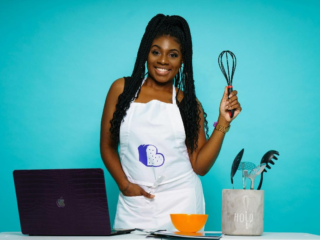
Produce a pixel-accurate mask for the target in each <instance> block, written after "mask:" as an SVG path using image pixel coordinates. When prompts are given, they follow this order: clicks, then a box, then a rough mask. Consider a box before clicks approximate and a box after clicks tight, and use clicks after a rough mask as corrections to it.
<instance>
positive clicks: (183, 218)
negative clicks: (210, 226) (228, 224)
mask: <svg viewBox="0 0 320 240" xmlns="http://www.w3.org/2000/svg"><path fill="white" fill-rule="evenodd" d="M170 217H171V221H172V224H173V226H174V227H175V228H176V229H178V230H179V231H180V232H188V233H193V232H198V231H199V230H201V228H203V226H204V225H205V224H206V222H207V219H208V215H207V214H170Z"/></svg>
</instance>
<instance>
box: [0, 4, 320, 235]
mask: <svg viewBox="0 0 320 240" xmlns="http://www.w3.org/2000/svg"><path fill="white" fill-rule="evenodd" d="M319 9H320V2H319V1H258V0H255V1H231V0H226V1H189V0H181V1H107V0H105V1H102V0H101V1H98V0H87V1H81V0H68V1H62V0H50V1H49V0H47V1H40V0H39V1H34V0H28V1H24V0H21V1H16V0H6V1H4V0H1V1H0V146H1V148H0V159H1V167H0V180H1V181H0V186H1V189H0V192H1V193H0V206H1V207H0V211H1V212H0V232H4V231H20V223H19V215H18V209H17V202H16V195H15V189H14V183H13V176H12V171H13V170H15V169H56V168H103V169H104V171H105V179H106V186H107V194H108V201H109V209H110V215H111V219H112V222H113V220H114V216H115V207H116V204H117V195H118V193H119V190H118V188H117V185H116V184H115V182H114V181H113V179H112V177H111V176H110V175H109V173H108V172H107V170H106V168H105V167H104V165H103V162H102V160H101V157H100V152H99V137H100V135H99V134H100V120H101V114H102V109H103V105H104V101H105V97H106V94H107V92H108V90H109V87H110V85H111V83H112V82H113V81H114V80H116V79H118V78H120V77H123V76H128V75H131V72H132V70H133V65H134V62H135V58H136V54H137V50H138V47H139V44H140V41H141V38H142V35H143V33H144V31H145V27H146V26H147V23H148V22H149V20H150V19H151V18H152V17H153V16H155V15H156V14H158V13H164V14H169V15H181V16H183V17H184V18H185V19H186V20H187V21H188V23H189V25H190V29H191V34H192V39H193V53H194V54H193V62H194V65H193V68H194V78H195V84H196V93H197V97H198V98H199V100H200V101H201V103H202V104H203V106H204V109H205V111H206V112H207V114H208V122H209V125H210V134H211V132H212V130H213V127H212V124H213V122H214V121H216V120H217V117H218V113H219V110H218V109H219V104H220V100H221V97H222V94H223V90H224V86H225V85H226V82H225V79H224V77H223V75H222V73H221V71H220V69H219V67H218V63H217V58H218V55H219V54H220V52H221V51H222V50H231V51H233V52H234V53H235V54H236V56H237V59H238V65H237V69H236V72H235V76H234V88H235V89H236V90H238V92H239V94H238V96H239V101H240V103H241V105H242V108H243V111H242V112H241V114H240V115H239V116H238V117H237V118H236V119H235V120H234V122H232V124H231V129H230V132H228V133H227V134H226V137H225V140H224V143H223V147H222V150H221V152H220V155H219V157H218V160H217V162H216V163H215V165H214V166H213V167H212V169H211V171H210V172H209V173H208V174H207V175H206V176H204V177H201V180H202V184H203V189H204V194H205V200H206V211H207V213H208V214H209V219H208V222H207V225H206V230H221V196H222V189H226V188H231V187H232V186H231V183H230V168H231V163H232V161H233V159H234V157H235V156H236V154H237V153H238V152H239V151H240V150H241V149H242V148H245V152H244V157H243V161H252V162H254V163H255V164H258V163H259V162H260V160H261V157H262V156H263V154H264V153H265V152H267V151H268V150H271V149H275V150H278V151H279V152H280V157H279V160H278V161H277V162H276V164H275V165H274V166H273V167H272V169H271V170H270V171H268V173H267V174H265V178H264V184H263V189H264V190H265V218H264V219H265V228H264V230H265V231H267V232H270V231H274V232H308V233H313V234H320V228H319V223H320V221H319V216H320V208H319V198H320V193H319V185H318V184H319V183H320V181H319V173H318V172H319V169H320V158H319V146H320V145H319V142H320V137H319V134H320V131H319V129H320V128H319V126H318V121H317V119H318V117H319V116H320V115H319V112H320V111H319V110H320V109H319V100H318V89H320V81H319V74H320V71H319V63H320V51H319V50H320V47H319V46H320V45H319V42H320V31H319V27H320V15H319ZM258 180H259V179H257V180H256V182H257V183H258V182H259V181H258ZM241 182H242V178H241V173H240V172H239V173H237V175H236V176H235V187H236V188H241ZM256 186H257V184H256Z"/></svg>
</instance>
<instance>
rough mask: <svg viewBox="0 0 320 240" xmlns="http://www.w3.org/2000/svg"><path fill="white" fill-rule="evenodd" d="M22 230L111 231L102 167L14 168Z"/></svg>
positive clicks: (59, 233) (78, 233) (41, 232)
mask: <svg viewBox="0 0 320 240" xmlns="http://www.w3.org/2000/svg"><path fill="white" fill-rule="evenodd" d="M13 176H14V183H15V189H16V195H17V202H18V210H19V217H20V224H21V231H22V233H23V234H29V235H52V236H68V235H69V236H70V235H72V236H85V235H87V236H88V235H89V236H99V235H100V236H103V235H110V234H111V226H110V218H109V210H108V202H107V195H106V188H105V181H104V174H103V170H102V169H96V168H95V169H94V168H92V169H50V170H15V171H14V172H13Z"/></svg>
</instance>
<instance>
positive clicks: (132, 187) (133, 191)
mask: <svg viewBox="0 0 320 240" xmlns="http://www.w3.org/2000/svg"><path fill="white" fill-rule="evenodd" d="M121 192H122V194H123V195H124V196H126V197H134V196H145V197H146V198H150V199H152V198H154V195H152V194H150V193H147V192H146V191H145V190H143V189H142V188H141V187H140V186H139V185H137V184H134V183H131V182H128V185H127V187H126V188H125V189H124V190H122V191H121Z"/></svg>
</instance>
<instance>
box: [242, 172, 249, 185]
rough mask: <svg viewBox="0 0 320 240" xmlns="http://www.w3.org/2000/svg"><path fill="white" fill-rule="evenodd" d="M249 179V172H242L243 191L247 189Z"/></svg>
mask: <svg viewBox="0 0 320 240" xmlns="http://www.w3.org/2000/svg"><path fill="white" fill-rule="evenodd" d="M247 177H248V170H243V171H242V185H243V189H246V188H247Z"/></svg>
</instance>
